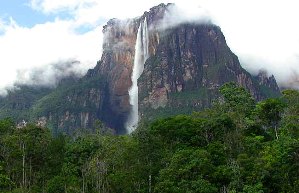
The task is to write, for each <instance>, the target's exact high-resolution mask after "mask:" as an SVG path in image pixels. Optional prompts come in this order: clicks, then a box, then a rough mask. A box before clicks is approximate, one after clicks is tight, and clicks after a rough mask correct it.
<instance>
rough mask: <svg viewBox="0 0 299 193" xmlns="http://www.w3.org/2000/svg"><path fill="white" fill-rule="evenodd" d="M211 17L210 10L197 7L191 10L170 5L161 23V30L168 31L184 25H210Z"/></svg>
mask: <svg viewBox="0 0 299 193" xmlns="http://www.w3.org/2000/svg"><path fill="white" fill-rule="evenodd" d="M210 22H211V16H210V13H209V12H208V10H206V9H204V8H203V7H200V6H196V7H193V8H189V7H186V6H177V5H170V6H169V7H168V10H167V11H166V13H165V15H164V18H163V19H162V20H161V21H160V23H159V28H160V30H166V29H168V28H172V27H175V26H178V25H180V24H183V23H196V24H200V23H210Z"/></svg>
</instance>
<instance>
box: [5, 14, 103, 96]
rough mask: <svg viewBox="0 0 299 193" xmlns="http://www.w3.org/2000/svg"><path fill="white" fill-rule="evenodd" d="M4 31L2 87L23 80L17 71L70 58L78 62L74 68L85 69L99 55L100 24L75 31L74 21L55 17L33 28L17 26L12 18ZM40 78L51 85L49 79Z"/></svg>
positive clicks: (93, 62) (45, 65)
mask: <svg viewBox="0 0 299 193" xmlns="http://www.w3.org/2000/svg"><path fill="white" fill-rule="evenodd" d="M4 31H5V32H4V35H2V36H0V52H1V53H4V54H1V56H0V62H1V65H2V70H1V74H0V88H2V89H3V88H5V87H7V86H12V85H13V83H14V82H24V81H23V80H19V78H20V77H22V76H20V74H18V73H17V72H19V73H20V72H26V71H28V70H33V69H35V68H39V69H40V68H44V69H45V70H47V69H48V67H47V66H48V65H50V64H55V63H63V62H64V61H66V62H67V61H69V60H76V61H80V62H81V63H80V65H78V66H77V67H78V68H79V69H80V70H82V71H86V70H87V69H88V68H92V67H93V66H94V65H95V64H96V61H97V60H99V58H100V56H101V41H102V40H101V27H98V28H95V29H93V30H92V31H89V32H87V33H84V34H78V33H76V26H75V25H74V21H63V20H59V19H57V20H55V21H54V22H48V23H44V24H39V25H35V26H34V27H33V28H26V27H21V26H18V25H17V24H16V22H14V21H13V22H11V23H10V24H8V25H6V26H5V27H4ZM23 77H24V76H23ZM42 78H44V80H45V81H49V84H50V85H51V84H52V83H51V80H52V79H51V78H49V77H47V76H46V77H42ZM47 78H49V79H48V80H47ZM27 80H28V78H27ZM28 81H29V80H28ZM2 94H3V92H2Z"/></svg>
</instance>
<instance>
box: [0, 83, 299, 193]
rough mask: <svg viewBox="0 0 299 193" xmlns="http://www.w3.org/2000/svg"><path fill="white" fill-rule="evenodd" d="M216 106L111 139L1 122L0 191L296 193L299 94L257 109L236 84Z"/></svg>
mask: <svg viewBox="0 0 299 193" xmlns="http://www.w3.org/2000/svg"><path fill="white" fill-rule="evenodd" d="M220 93H221V94H222V98H221V99H220V100H218V101H217V102H215V103H214V105H213V106H212V107H211V108H208V109H205V110H203V111H199V112H194V113H193V114H192V115H178V116H174V117H169V118H164V119H159V120H156V121H154V122H152V123H148V122H144V123H142V124H141V125H140V126H139V128H138V129H137V130H136V131H135V132H134V133H132V134H131V135H123V136H115V135H112V134H111V131H110V129H109V128H106V127H105V126H103V124H102V123H100V122H97V124H96V128H97V129H96V131H95V132H94V133H88V132H81V133H76V134H74V135H73V136H72V137H70V136H64V135H59V136H57V137H53V136H51V134H50V132H49V130H48V129H46V128H40V127H37V126H35V125H27V126H26V127H23V128H16V127H15V124H14V123H13V122H12V121H11V120H10V119H4V120H1V121H0V152H1V153H0V191H1V192H15V193H17V192H31V193H37V192H46V193H64V192H68V193H70V192H72V193H73V192H74V193H75V192H78V193H79V192H86V193H87V192H88V193H93V192H163V193H167V192H169V193H176V192H177V193H183V192H200V193H214V192H215V193H216V192H223V193H224V192H231V193H233V192H243V193H262V192H265V193H266V192H269V193H270V192H271V193H274V192H275V193H276V192H277V193H278V192H290V193H294V192H297V191H298V189H299V176H298V171H299V164H298V163H299V111H298V110H299V92H298V91H294V90H286V91H284V92H283V96H282V97H280V98H271V99H267V100H264V101H261V102H258V103H256V102H255V101H254V100H253V98H252V97H251V95H250V94H249V93H247V92H246V90H245V89H243V88H241V87H238V86H236V85H235V84H233V83H229V84H225V85H224V86H223V87H221V89H220Z"/></svg>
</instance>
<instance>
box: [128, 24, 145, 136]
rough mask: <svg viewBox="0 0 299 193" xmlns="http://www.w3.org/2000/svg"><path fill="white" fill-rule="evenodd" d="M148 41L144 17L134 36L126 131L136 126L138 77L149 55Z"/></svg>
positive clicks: (132, 129)
mask: <svg viewBox="0 0 299 193" xmlns="http://www.w3.org/2000/svg"><path fill="white" fill-rule="evenodd" d="M148 42H149V36H148V28H147V20H146V18H145V19H144V21H143V22H141V23H140V25H139V28H138V32H137V38H136V45H135V57H134V66H133V71H132V76H131V80H132V86H131V88H130V89H129V97H130V105H131V111H130V115H129V118H128V120H127V122H126V124H125V126H126V130H127V132H128V133H131V132H133V131H134V130H135V129H136V128H137V126H138V121H139V115H138V78H139V77H140V76H141V74H142V72H143V69H144V63H145V61H146V60H147V59H148V57H149V53H148Z"/></svg>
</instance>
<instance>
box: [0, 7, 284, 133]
mask: <svg viewBox="0 0 299 193" xmlns="http://www.w3.org/2000/svg"><path fill="white" fill-rule="evenodd" d="M173 6H174V5H173V4H168V5H165V4H160V5H158V6H156V7H153V8H151V9H150V10H149V11H148V12H144V14H143V15H142V16H140V17H137V18H134V19H128V20H118V19H112V20H110V21H109V22H108V23H107V25H106V26H104V28H103V34H104V43H103V54H102V58H101V60H100V61H99V62H98V63H97V65H96V66H95V68H94V69H90V70H89V71H88V72H87V74H86V75H85V76H84V77H83V78H81V79H80V80H78V81H73V82H68V83H64V84H61V85H59V86H58V87H57V88H56V89H55V90H53V91H51V92H50V93H47V94H45V95H44V96H43V97H41V98H39V99H38V100H36V101H34V103H33V104H32V105H30V107H29V112H30V114H31V115H32V116H31V117H33V119H35V120H39V122H40V123H41V124H46V125H48V126H49V127H51V128H52V129H53V130H54V131H55V133H57V132H66V133H69V134H72V133H74V132H75V129H76V128H85V129H87V128H89V129H94V122H95V121H96V120H101V121H102V122H104V123H105V124H106V125H107V126H109V127H111V128H113V129H114V130H115V132H116V133H117V134H123V133H125V132H126V131H125V128H124V125H125V122H126V121H127V119H128V116H129V114H130V111H131V108H132V106H131V105H130V96H129V92H128V91H129V89H130V87H131V85H132V80H131V76H132V70H133V65H134V58H135V45H136V38H137V32H138V28H139V26H140V24H141V23H142V22H145V21H146V22H147V26H148V45H147V46H148V51H149V58H148V59H147V60H146V62H145V65H144V71H143V73H142V75H141V77H140V78H139V80H138V88H139V95H138V97H139V115H140V117H141V118H144V119H154V118H156V117H160V116H169V115H173V114H177V113H190V112H192V111H194V110H200V109H203V108H205V107H208V106H210V105H211V103H212V101H213V100H214V99H216V98H218V97H219V93H218V89H219V87H220V86H221V85H222V84H224V83H226V82H229V81H234V82H237V83H238V84H239V85H241V86H243V87H245V88H246V89H248V90H249V91H250V93H251V94H252V95H253V96H254V97H255V99H256V100H261V99H264V98H267V97H270V96H271V97H273V96H278V95H279V94H280V91H279V88H278V86H277V84H276V81H275V78H274V77H273V76H271V77H268V76H267V75H266V74H265V73H261V74H259V75H258V76H251V75H250V74H249V73H248V72H247V71H246V70H244V69H243V68H242V67H241V65H240V62H239V60H238V57H237V56H236V55H235V54H234V53H232V51H231V50H230V49H229V47H228V46H227V44H226V41H225V37H224V35H223V33H222V32H221V30H220V28H219V27H218V26H215V25H213V24H212V23H210V22H198V23H194V22H193V23H190V22H185V23H181V24H178V25H170V26H167V23H165V21H164V18H165V16H166V15H167V14H168V15H169V14H173V13H171V8H172V7H173ZM145 18H146V19H145ZM165 25H166V26H165ZM0 114H1V113H0Z"/></svg>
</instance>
